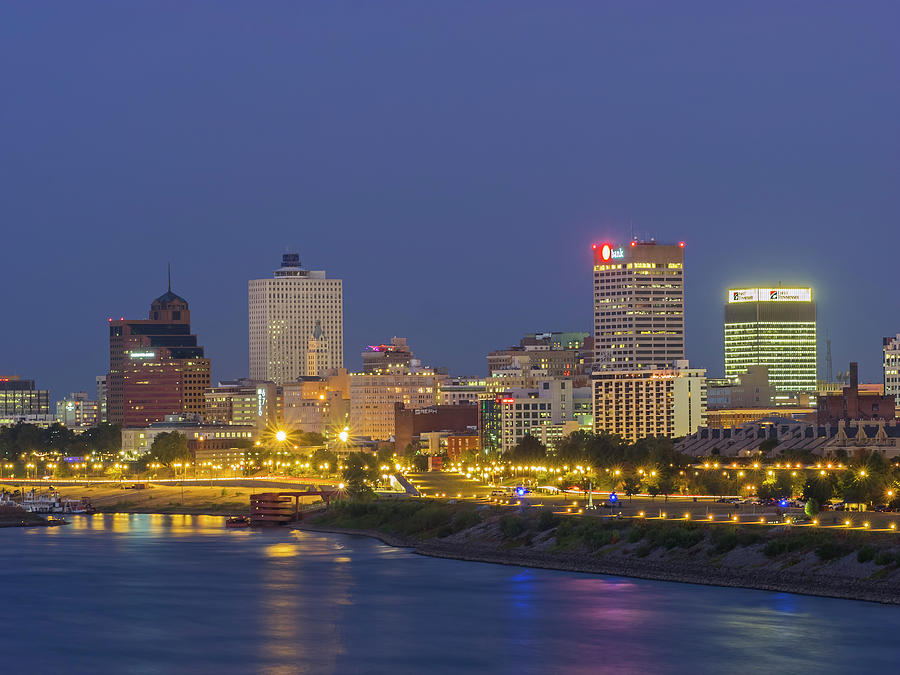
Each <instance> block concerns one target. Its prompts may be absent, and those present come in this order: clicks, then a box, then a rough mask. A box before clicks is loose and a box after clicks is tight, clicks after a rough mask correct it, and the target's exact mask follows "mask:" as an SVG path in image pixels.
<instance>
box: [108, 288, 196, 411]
mask: <svg viewBox="0 0 900 675" xmlns="http://www.w3.org/2000/svg"><path fill="white" fill-rule="evenodd" d="M190 321H191V311H190V307H189V305H188V302H187V300H185V299H184V298H182V297H181V296H180V295H178V294H176V293H174V292H173V291H172V280H171V275H170V277H169V288H168V290H167V291H166V292H165V293H163V294H162V295H160V296H159V297H158V298H156V299H155V300H153V302H152V303H151V304H150V312H149V314H148V317H147V319H125V318H121V319H118V320H113V319H110V320H109V373H108V374H107V376H106V401H107V419H108V420H109V421H110V422H111V423H113V424H121V425H122V426H125V427H142V426H146V425H148V424H152V423H154V422H160V421H162V420H164V419H165V417H166V415H183V414H187V415H203V414H204V412H205V399H204V392H205V391H206V390H207V389H208V388H209V385H210V361H209V359H207V358H206V357H205V355H204V352H203V347H202V346H200V345H198V344H197V336H196V335H193V334H192V333H191V326H190Z"/></svg>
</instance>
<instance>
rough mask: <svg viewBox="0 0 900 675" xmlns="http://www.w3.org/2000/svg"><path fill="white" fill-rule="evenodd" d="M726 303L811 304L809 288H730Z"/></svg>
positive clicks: (810, 290)
mask: <svg viewBox="0 0 900 675" xmlns="http://www.w3.org/2000/svg"><path fill="white" fill-rule="evenodd" d="M728 302H729V303H735V302H812V289H811V288H732V289H731V290H729V291H728Z"/></svg>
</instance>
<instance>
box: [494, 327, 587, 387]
mask: <svg viewBox="0 0 900 675" xmlns="http://www.w3.org/2000/svg"><path fill="white" fill-rule="evenodd" d="M592 350H593V339H592V338H591V336H590V334H589V333H563V332H550V333H528V334H527V335H525V337H523V338H522V339H521V340H520V341H519V345H518V346H517V347H510V348H508V349H499V350H496V351H493V352H491V353H489V354H488V355H487V362H488V373H489V374H490V375H494V373H495V372H500V371H507V370H510V369H527V370H530V369H537V370H541V371H542V372H544V373H545V374H546V376H547V377H576V376H579V375H589V374H590V368H591V364H592V362H593V351H592Z"/></svg>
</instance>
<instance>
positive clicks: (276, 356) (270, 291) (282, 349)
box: [248, 253, 344, 385]
mask: <svg viewBox="0 0 900 675" xmlns="http://www.w3.org/2000/svg"><path fill="white" fill-rule="evenodd" d="M248 299H249V309H250V379H252V380H267V381H271V382H274V383H275V384H279V385H280V384H285V383H286V382H293V381H295V380H296V379H297V378H298V377H306V376H316V375H319V374H320V373H323V372H326V371H329V370H332V369H335V368H342V367H343V365H344V305H343V287H342V282H341V280H340V279H328V278H326V276H325V272H324V271H315V270H305V269H303V268H302V267H301V266H300V256H299V255H297V254H296V253H286V254H285V255H284V256H282V263H281V267H280V268H279V269H277V270H275V275H274V277H273V278H272V279H252V280H250V282H249V291H248ZM326 337H327V340H326V339H325V338H326ZM311 351H312V354H311V353H310V352H311ZM312 369H315V371H317V372H310V370H312Z"/></svg>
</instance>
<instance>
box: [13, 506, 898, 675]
mask: <svg viewBox="0 0 900 675" xmlns="http://www.w3.org/2000/svg"><path fill="white" fill-rule="evenodd" d="M71 520H72V521H73V522H72V524H71V525H68V526H64V527H56V528H28V529H20V528H10V529H0V607H2V613H0V617H2V624H0V665H2V666H3V669H4V670H6V671H7V672H21V671H22V670H24V669H26V668H28V669H32V670H34V671H36V672H37V671H43V672H50V673H107V672H116V673H181V672H184V673H187V672H191V673H207V672H216V673H253V672H267V673H294V672H309V673H332V672H341V673H406V672H417V673H426V672H435V673H458V672H483V673H530V672H541V673H557V672H563V673H680V672H692V673H756V672H759V673H769V674H771V673H784V674H791V675H797V674H799V673H813V672H814V673H830V672H833V673H864V672H896V670H897V668H898V664H900V649H898V638H897V635H900V609H898V608H896V607H890V606H883V605H877V604H871V603H864V602H854V601H848V600H832V599H827V598H814V597H805V596H799V595H790V594H786V593H769V592H763V591H750V590H741V589H730V588H716V587H707V586H695V585H689V584H676V583H666V582H655V581H642V580H633V579H624V578H618V577H603V576H594V575H587V574H577V573H569V572H554V571H548V570H532V569H526V568H518V567H506V566H502V565H490V564H483V563H469V562H461V561H455V560H442V559H435V558H428V557H424V556H418V555H415V554H413V553H410V552H409V551H408V550H405V549H397V548H392V547H390V546H386V545H384V544H381V543H380V542H378V541H375V540H373V539H368V538H364V537H349V536H343V535H325V534H317V533H304V532H298V531H292V530H289V529H278V530H274V531H255V530H254V531H250V530H227V529H225V528H224V524H223V519H222V518H218V517H212V516H157V515H128V514H117V515H94V516H74V517H72V518H71Z"/></svg>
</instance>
